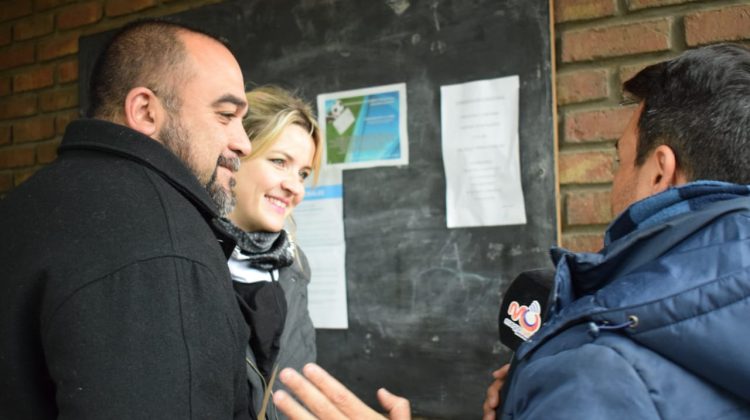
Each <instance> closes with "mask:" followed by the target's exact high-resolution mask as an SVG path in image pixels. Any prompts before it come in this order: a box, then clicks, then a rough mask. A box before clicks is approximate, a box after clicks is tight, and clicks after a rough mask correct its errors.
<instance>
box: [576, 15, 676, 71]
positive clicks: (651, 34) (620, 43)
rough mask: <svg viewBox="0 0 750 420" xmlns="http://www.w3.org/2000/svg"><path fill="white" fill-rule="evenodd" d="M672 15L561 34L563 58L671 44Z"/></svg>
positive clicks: (650, 49)
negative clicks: (670, 16)
mask: <svg viewBox="0 0 750 420" xmlns="http://www.w3.org/2000/svg"><path fill="white" fill-rule="evenodd" d="M671 28H672V20H671V18H664V19H659V20H651V21H645V22H638V23H628V24H625V25H617V26H602V27H596V28H590V29H585V30H581V31H575V32H563V34H562V43H561V44H562V61H563V62H565V63H570V62H574V61H589V60H595V59H599V58H607V57H620V56H625V55H632V54H640V53H646V52H656V51H665V50H668V49H670V48H671V40H670V36H669V34H670V31H671Z"/></svg>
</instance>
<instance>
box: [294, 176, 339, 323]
mask: <svg viewBox="0 0 750 420" xmlns="http://www.w3.org/2000/svg"><path fill="white" fill-rule="evenodd" d="M294 220H295V223H296V240H297V243H299V245H300V247H301V248H302V250H303V251H304V252H305V255H307V260H308V262H309V263H310V270H311V272H312V276H311V281H310V286H309V287H308V309H309V310H310V317H311V318H312V322H313V325H314V326H315V328H336V329H346V328H348V327H349V318H348V307H347V300H346V242H345V239H344V212H343V184H342V179H341V170H340V169H334V168H325V169H324V170H323V171H322V172H321V174H320V178H319V180H318V184H317V186H315V187H307V188H305V199H304V200H302V202H301V203H300V204H299V205H298V206H297V208H295V209H294Z"/></svg>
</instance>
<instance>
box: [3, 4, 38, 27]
mask: <svg viewBox="0 0 750 420" xmlns="http://www.w3.org/2000/svg"><path fill="white" fill-rule="evenodd" d="M30 14H31V0H5V1H3V2H0V22H5V21H6V20H11V19H15V18H19V17H21V16H26V15H30Z"/></svg>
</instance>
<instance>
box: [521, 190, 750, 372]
mask: <svg viewBox="0 0 750 420" xmlns="http://www.w3.org/2000/svg"><path fill="white" fill-rule="evenodd" d="M737 211H750V199H748V198H746V197H743V198H736V199H731V200H727V201H722V202H717V203H713V205H711V206H709V207H707V208H705V209H703V210H701V211H696V212H688V213H685V214H681V215H679V216H675V217H673V218H672V219H669V220H667V221H665V222H663V223H662V224H659V225H654V226H650V227H648V228H645V229H638V230H635V231H633V232H631V233H630V234H628V235H626V236H624V237H622V238H620V239H619V240H617V241H614V242H612V243H610V244H609V245H608V246H607V247H605V248H604V249H603V250H602V251H600V252H599V253H573V252H570V251H568V250H565V249H562V248H553V249H552V250H551V254H552V259H553V261H554V262H555V264H556V267H557V269H556V273H555V289H554V290H553V295H552V296H551V299H550V301H551V302H552V306H551V308H550V316H549V318H548V320H549V321H548V322H545V324H544V325H543V326H542V328H541V329H540V330H539V331H538V332H537V333H536V334H534V335H533V336H532V337H531V338H530V339H529V340H528V341H527V342H525V343H523V344H522V345H521V346H520V347H519V348H518V350H517V352H516V357H517V359H522V358H524V357H525V356H526V355H528V354H529V353H530V352H532V351H533V350H534V349H535V348H536V347H538V346H539V345H540V344H541V343H542V342H544V341H546V340H548V339H549V338H551V337H553V336H555V335H556V334H557V333H559V332H560V331H562V330H564V329H566V328H567V327H568V326H570V325H573V324H577V323H580V322H584V321H586V320H596V321H603V322H604V323H611V324H620V323H623V322H624V323H627V321H628V319H627V315H626V314H625V313H624V311H622V310H621V309H622V308H619V307H609V306H605V305H604V304H603V303H601V302H603V301H606V300H607V299H598V298H596V295H595V293H597V292H599V293H605V294H606V293H607V292H606V290H607V289H606V288H607V286H609V285H610V284H614V283H616V281H617V279H618V278H620V277H622V276H624V275H626V274H628V273H629V272H631V271H632V270H635V269H637V268H639V267H640V266H642V265H643V264H644V263H646V262H648V261H652V260H654V259H655V258H658V257H659V256H661V255H663V254H665V253H666V252H668V251H669V250H670V249H672V248H673V247H674V246H676V245H677V244H679V243H681V242H682V241H683V240H685V238H687V237H688V236H690V235H692V234H694V233H695V232H697V231H698V230H700V229H702V228H703V227H705V226H707V225H709V224H711V223H713V222H714V221H715V220H716V219H717V218H719V217H721V216H723V215H726V214H728V213H733V212H737ZM645 303H647V302H644V304H645ZM630 332H631V333H635V332H637V331H636V330H635V329H632V330H631V331H630Z"/></svg>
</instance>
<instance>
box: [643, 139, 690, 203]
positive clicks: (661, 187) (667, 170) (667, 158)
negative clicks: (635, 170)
mask: <svg viewBox="0 0 750 420" xmlns="http://www.w3.org/2000/svg"><path fill="white" fill-rule="evenodd" d="M651 157H652V159H653V160H652V162H651V164H652V165H654V168H653V169H654V171H653V173H652V178H651V189H652V194H658V193H660V192H662V191H665V190H667V189H668V188H670V187H675V186H677V185H681V184H684V183H685V179H684V176H683V175H682V171H680V168H678V166H677V156H676V155H675V153H674V150H672V148H671V147H669V146H667V145H665V144H662V145H660V146H658V147H657V148H656V149H655V150H654V152H653V154H652V156H651Z"/></svg>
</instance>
